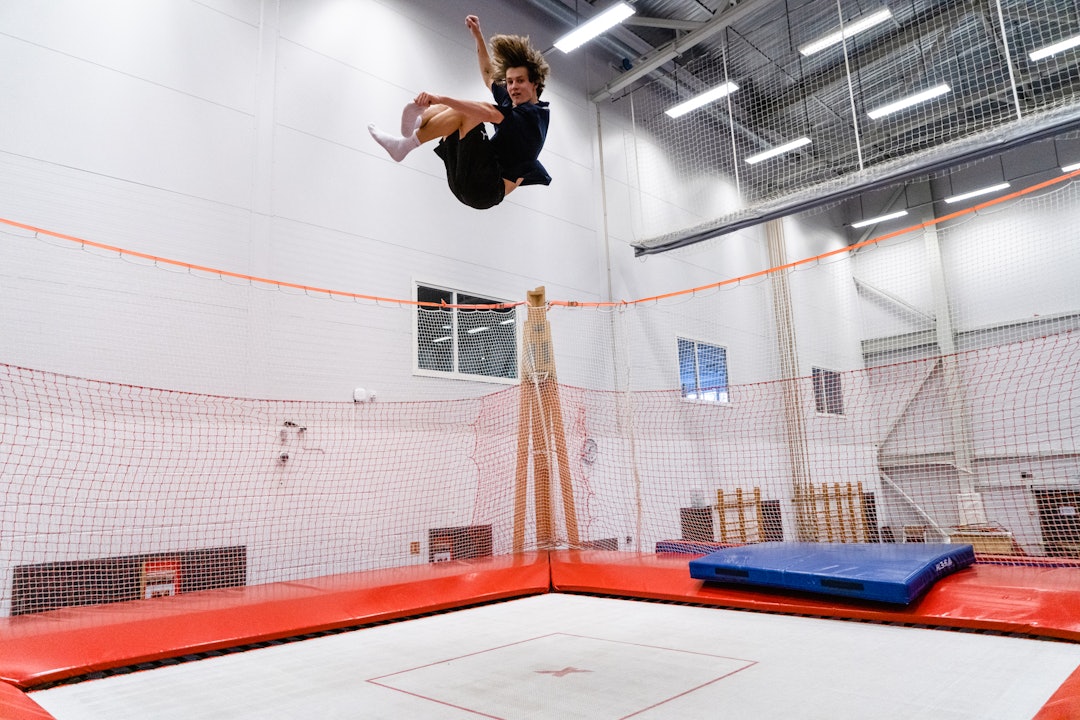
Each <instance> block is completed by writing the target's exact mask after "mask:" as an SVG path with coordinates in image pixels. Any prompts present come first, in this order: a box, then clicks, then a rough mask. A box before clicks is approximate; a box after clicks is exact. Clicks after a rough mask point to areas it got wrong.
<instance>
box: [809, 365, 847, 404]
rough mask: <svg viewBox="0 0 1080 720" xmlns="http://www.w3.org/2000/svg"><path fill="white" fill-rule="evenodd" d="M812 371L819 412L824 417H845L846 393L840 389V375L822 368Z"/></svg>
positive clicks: (815, 399)
mask: <svg viewBox="0 0 1080 720" xmlns="http://www.w3.org/2000/svg"><path fill="white" fill-rule="evenodd" d="M812 371H813V378H814V405H815V407H816V408H817V411H818V412H819V413H822V414H823V415H843V414H844V393H843V390H842V389H841V387H840V373H838V372H836V371H835V370H824V369H822V368H812Z"/></svg>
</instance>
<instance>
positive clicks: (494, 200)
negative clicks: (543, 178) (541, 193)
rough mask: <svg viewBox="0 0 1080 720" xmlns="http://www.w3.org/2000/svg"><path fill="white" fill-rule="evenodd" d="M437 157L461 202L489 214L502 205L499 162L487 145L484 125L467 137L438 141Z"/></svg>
mask: <svg viewBox="0 0 1080 720" xmlns="http://www.w3.org/2000/svg"><path fill="white" fill-rule="evenodd" d="M435 154H436V155H438V156H439V157H441V158H442V161H443V165H445V166H446V182H447V184H448V185H449V186H450V192H452V193H454V197H456V198H457V199H458V200H460V201H461V202H463V203H465V204H466V205H468V206H469V207H472V208H476V209H477V210H486V209H487V208H490V207H494V206H496V205H498V204H499V203H501V202H502V201H503V197H504V196H505V195H506V186H505V185H504V184H503V179H502V170H501V168H500V167H499V158H498V156H497V155H496V154H495V148H494V147H492V145H491V143H490V142H489V141H488V137H487V131H486V130H485V129H484V124H483V123H480V124H479V125H477V126H476V127H474V128H473V129H472V130H470V131H469V132H468V133H467V134H466V135H465V137H459V136H458V133H456V132H455V133H451V134H450V135H449V136H448V137H446V138H444V139H442V140H441V141H439V144H438V146H437V147H436V148H435Z"/></svg>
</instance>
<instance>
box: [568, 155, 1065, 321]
mask: <svg viewBox="0 0 1080 720" xmlns="http://www.w3.org/2000/svg"><path fill="white" fill-rule="evenodd" d="M1077 176H1080V170H1074V171H1073V172H1071V173H1069V174H1067V175H1060V176H1058V177H1056V178H1051V179H1050V180H1046V181H1044V182H1041V183H1037V184H1035V185H1032V186H1031V187H1028V188H1024V189H1023V190H1017V191H1016V192H1013V193H1009V194H1008V195H1003V196H1002V197H998V198H994V199H993V200H987V201H986V202H984V203H979V204H978V205H974V206H972V207H970V208H967V209H966V210H958V211H956V212H954V213H950V214H948V215H943V216H941V217H939V218H935V219H933V220H928V221H927V222H924V223H919V224H918V225H911V226H909V227H906V228H904V229H902V230H896V231H894V232H891V233H887V234H885V235H882V236H880V237H876V238H871V239H869V240H864V241H863V242H860V243H855V244H854V245H849V246H847V247H842V248H837V249H836V250H830V251H828V252H825V253H821V254H820V255H815V256H814V257H808V258H804V259H802V260H796V261H795V262H790V263H788V264H786V265H779V266H777V267H773V268H769V269H768V270H759V271H758V272H755V273H750V274H749V275H742V276H740V277H735V278H730V279H728V280H721V281H720V282H715V283H710V284H709V285H701V286H699V287H695V288H690V289H688V290H677V291H675V292H669V293H664V294H663V295H653V296H652V297H647V298H641V299H639V300H620V301H618V302H578V301H575V300H551V301H549V302H548V305H561V306H563V307H594V308H600V307H619V306H622V305H638V304H642V303H648V302H656V301H657V300H666V299H668V298H673V297H678V296H679V295H690V294H693V293H696V292H701V291H703V290H713V289H715V288H718V287H722V286H724V285H733V284H735V283H740V282H744V281H746V280H753V279H754V278H757V277H761V276H762V275H769V274H772V273H777V272H781V271H782V270H788V269H790V268H794V267H798V266H799V265H806V264H807V263H812V262H817V261H818V260H823V259H825V258H828V257H832V256H833V255H839V254H841V253H847V252H852V251H854V250H858V249H859V248H861V247H866V246H867V245H874V244H875V243H879V242H882V241H884V240H889V239H890V238H894V237H897V236H899V235H905V234H907V233H909V232H915V231H917V230H922V229H924V228H928V227H931V226H933V225H937V224H938V223H943V222H945V221H946V220H953V219H955V218H958V217H961V216H963V215H968V214H972V213H976V212H978V211H979V210H983V209H985V208H988V207H991V206H993V205H997V204H998V203H1003V202H1005V201H1007V200H1012V199H1014V198H1018V197H1021V196H1023V195H1027V194H1028V193H1032V192H1035V191H1037V190H1042V189H1043V188H1046V187H1050V186H1051V185H1055V184H1057V183H1059V182H1063V181H1065V180H1070V179H1072V178H1074V177H1077Z"/></svg>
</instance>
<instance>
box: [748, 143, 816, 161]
mask: <svg viewBox="0 0 1080 720" xmlns="http://www.w3.org/2000/svg"><path fill="white" fill-rule="evenodd" d="M809 144H810V138H808V137H801V138H799V139H798V140H792V141H791V142H789V143H784V144H783V145H778V146H776V147H774V148H773V149H772V150H766V151H764V152H759V153H758V154H757V155H751V156H750V157H748V158H746V162H747V163H749V164H750V165H753V164H754V163H759V162H761V161H762V160H768V159H769V158H771V157H776V156H777V155H783V154H784V153H786V152H791V151H792V150H794V149H796V148H801V147H802V146H803V145H809Z"/></svg>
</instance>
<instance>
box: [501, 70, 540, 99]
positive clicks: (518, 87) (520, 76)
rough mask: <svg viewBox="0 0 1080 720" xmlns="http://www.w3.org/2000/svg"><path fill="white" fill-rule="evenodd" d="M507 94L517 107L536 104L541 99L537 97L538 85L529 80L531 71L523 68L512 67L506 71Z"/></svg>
mask: <svg viewBox="0 0 1080 720" xmlns="http://www.w3.org/2000/svg"><path fill="white" fill-rule="evenodd" d="M506 92H507V93H508V94H509V95H510V101H511V102H513V103H514V104H515V105H520V104H522V103H526V102H532V103H534V102H536V101H537V100H538V99H539V98H538V97H537V96H536V83H534V82H531V81H530V80H529V71H528V69H526V68H523V67H512V68H508V69H507V70H506Z"/></svg>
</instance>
